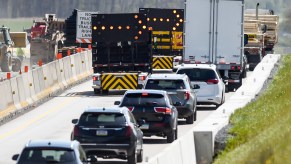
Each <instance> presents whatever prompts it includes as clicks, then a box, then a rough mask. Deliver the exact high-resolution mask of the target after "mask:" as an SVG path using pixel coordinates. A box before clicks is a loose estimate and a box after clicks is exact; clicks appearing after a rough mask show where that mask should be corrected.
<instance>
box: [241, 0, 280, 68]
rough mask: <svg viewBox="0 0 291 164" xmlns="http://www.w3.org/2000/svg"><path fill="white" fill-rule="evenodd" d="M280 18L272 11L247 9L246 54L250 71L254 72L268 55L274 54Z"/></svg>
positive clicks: (245, 17) (245, 25)
mask: <svg viewBox="0 0 291 164" xmlns="http://www.w3.org/2000/svg"><path fill="white" fill-rule="evenodd" d="M278 21H279V17H278V16H277V15H274V12H273V11H272V10H263V9H259V3H257V6H256V9H247V10H245V14H244V33H245V35H246V36H247V39H248V41H247V44H246V45H245V48H244V53H245V55H246V57H247V61H248V65H249V70H253V69H254V68H255V67H256V65H257V64H258V63H260V62H261V60H262V58H263V57H264V56H265V55H266V53H273V48H274V45H275V44H276V43H277V42H278V23H279V22H278Z"/></svg>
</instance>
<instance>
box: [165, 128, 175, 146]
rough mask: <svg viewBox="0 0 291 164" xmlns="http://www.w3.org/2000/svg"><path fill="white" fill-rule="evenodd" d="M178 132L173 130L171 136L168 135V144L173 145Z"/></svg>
mask: <svg viewBox="0 0 291 164" xmlns="http://www.w3.org/2000/svg"><path fill="white" fill-rule="evenodd" d="M175 134H176V132H175V130H172V131H171V132H170V133H169V134H167V143H172V142H174V141H175V138H176V136H175Z"/></svg>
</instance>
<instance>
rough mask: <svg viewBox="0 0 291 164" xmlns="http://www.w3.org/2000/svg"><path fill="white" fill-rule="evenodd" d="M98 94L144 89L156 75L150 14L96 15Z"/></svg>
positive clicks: (93, 17) (95, 82) (94, 51)
mask: <svg viewBox="0 0 291 164" xmlns="http://www.w3.org/2000/svg"><path fill="white" fill-rule="evenodd" d="M91 22H92V26H91V27H92V64H93V70H94V74H93V86H92V87H93V89H94V93H95V94H98V93H108V91H109V90H124V89H137V88H141V87H142V85H143V82H144V80H145V78H146V76H147V75H148V74H149V73H151V72H152V64H151V61H152V45H151V39H150V37H151V34H150V31H149V30H148V26H147V20H146V15H144V14H140V13H127V14H92V15H91Z"/></svg>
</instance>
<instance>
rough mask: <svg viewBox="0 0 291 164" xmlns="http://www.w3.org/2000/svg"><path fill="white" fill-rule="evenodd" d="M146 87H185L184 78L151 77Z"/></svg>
mask: <svg viewBox="0 0 291 164" xmlns="http://www.w3.org/2000/svg"><path fill="white" fill-rule="evenodd" d="M145 89H156V90H168V89H185V84H184V82H183V80H171V79H169V80H158V79H149V80H148V81H147V83H146V85H145Z"/></svg>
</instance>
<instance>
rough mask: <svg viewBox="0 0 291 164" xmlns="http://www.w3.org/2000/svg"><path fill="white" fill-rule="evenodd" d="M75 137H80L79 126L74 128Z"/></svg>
mask: <svg viewBox="0 0 291 164" xmlns="http://www.w3.org/2000/svg"><path fill="white" fill-rule="evenodd" d="M73 133H74V135H73V136H79V135H80V131H79V127H78V126H74V132H73Z"/></svg>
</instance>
